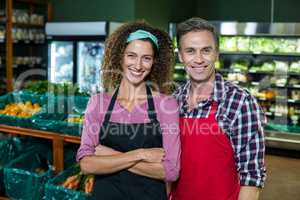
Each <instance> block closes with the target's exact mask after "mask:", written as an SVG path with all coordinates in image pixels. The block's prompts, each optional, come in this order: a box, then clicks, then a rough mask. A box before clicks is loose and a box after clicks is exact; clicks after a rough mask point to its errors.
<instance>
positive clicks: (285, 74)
mask: <svg viewBox="0 0 300 200" xmlns="http://www.w3.org/2000/svg"><path fill="white" fill-rule="evenodd" d="M248 73H249V74H266V75H274V76H300V73H295V72H286V73H282V72H274V71H273V72H270V71H257V70H253V69H250V70H249V71H248Z"/></svg>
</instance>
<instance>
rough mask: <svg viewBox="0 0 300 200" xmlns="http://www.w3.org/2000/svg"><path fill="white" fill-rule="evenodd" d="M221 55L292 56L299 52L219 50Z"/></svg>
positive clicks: (299, 55) (297, 54) (298, 55)
mask: <svg viewBox="0 0 300 200" xmlns="http://www.w3.org/2000/svg"><path fill="white" fill-rule="evenodd" d="M220 54H221V55H262V56H285V57H286V56H292V57H300V53H267V52H251V51H247V52H242V51H240V52H238V51H220Z"/></svg>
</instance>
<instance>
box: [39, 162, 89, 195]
mask: <svg viewBox="0 0 300 200" xmlns="http://www.w3.org/2000/svg"><path fill="white" fill-rule="evenodd" d="M79 172H80V168H79V167H78V165H75V166H73V167H70V168H69V169H67V170H65V171H63V172H61V173H60V174H58V175H57V176H56V177H54V178H53V179H51V180H50V181H49V182H48V183H47V184H46V186H45V197H44V199H46V200H70V199H72V200H88V199H89V197H90V195H87V194H85V193H84V192H80V191H76V190H71V189H68V188H64V187H63V186H61V185H60V184H61V183H63V182H64V181H65V180H66V179H67V178H68V177H70V176H73V175H75V174H78V173H79Z"/></svg>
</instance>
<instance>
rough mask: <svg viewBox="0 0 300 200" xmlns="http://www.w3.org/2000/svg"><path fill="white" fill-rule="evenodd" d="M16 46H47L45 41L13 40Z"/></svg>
mask: <svg viewBox="0 0 300 200" xmlns="http://www.w3.org/2000/svg"><path fill="white" fill-rule="evenodd" d="M13 43H14V44H23V45H45V41H31V40H13Z"/></svg>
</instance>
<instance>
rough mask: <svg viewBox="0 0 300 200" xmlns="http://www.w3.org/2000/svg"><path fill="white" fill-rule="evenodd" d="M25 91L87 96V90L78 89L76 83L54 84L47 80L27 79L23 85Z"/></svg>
mask: <svg viewBox="0 0 300 200" xmlns="http://www.w3.org/2000/svg"><path fill="white" fill-rule="evenodd" d="M25 90H26V91H30V92H34V93H37V94H45V93H47V92H49V93H52V94H54V95H64V96H69V95H75V96H89V94H88V93H87V92H83V91H80V89H79V87H78V86H77V85H76V84H69V83H64V84H56V83H50V82H48V81H29V82H27V84H26V86H25Z"/></svg>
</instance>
